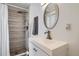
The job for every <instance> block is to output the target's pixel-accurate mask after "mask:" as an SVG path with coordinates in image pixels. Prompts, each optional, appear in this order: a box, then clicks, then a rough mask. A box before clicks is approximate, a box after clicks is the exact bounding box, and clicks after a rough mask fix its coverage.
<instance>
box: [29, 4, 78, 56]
mask: <svg viewBox="0 0 79 59" xmlns="http://www.w3.org/2000/svg"><path fill="white" fill-rule="evenodd" d="M58 6H59V19H58V23H57V25H56V27H55V28H54V29H52V37H53V39H55V40H62V41H66V42H68V43H69V55H79V47H78V45H79V26H78V25H79V4H58ZM41 10H42V11H41ZM43 12H44V7H43V8H42V9H41V5H40V4H32V5H31V7H30V22H29V24H30V37H31V36H32V34H31V33H32V26H33V18H34V17H35V16H37V15H38V16H39V36H40V37H41V36H43V37H46V35H45V34H44V32H45V31H47V29H46V28H45V26H44V22H43ZM66 24H71V30H70V31H68V30H66V29H65V27H66Z"/></svg>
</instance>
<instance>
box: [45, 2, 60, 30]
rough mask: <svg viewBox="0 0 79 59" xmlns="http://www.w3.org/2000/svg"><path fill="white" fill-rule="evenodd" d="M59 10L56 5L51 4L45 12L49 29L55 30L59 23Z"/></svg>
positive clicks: (46, 24)
mask: <svg viewBox="0 0 79 59" xmlns="http://www.w3.org/2000/svg"><path fill="white" fill-rule="evenodd" d="M58 14H59V9H58V5H57V4H55V3H49V4H48V5H47V6H46V8H45V12H44V24H45V26H46V28H47V29H53V28H54V27H55V26H56V24H57V21H58Z"/></svg>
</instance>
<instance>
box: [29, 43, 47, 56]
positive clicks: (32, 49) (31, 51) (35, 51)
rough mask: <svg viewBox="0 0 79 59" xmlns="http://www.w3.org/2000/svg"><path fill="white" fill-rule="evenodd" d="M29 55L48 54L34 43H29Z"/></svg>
mask: <svg viewBox="0 0 79 59" xmlns="http://www.w3.org/2000/svg"><path fill="white" fill-rule="evenodd" d="M29 47H30V48H29V55H30V56H48V55H47V54H46V53H45V52H44V51H43V50H42V49H40V48H39V47H37V46H36V45H35V44H33V43H30V44H29Z"/></svg>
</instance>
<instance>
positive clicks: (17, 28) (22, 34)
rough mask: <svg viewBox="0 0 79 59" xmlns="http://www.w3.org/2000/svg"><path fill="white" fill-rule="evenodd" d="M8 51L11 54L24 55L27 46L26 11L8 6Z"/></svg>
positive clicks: (27, 23)
mask: <svg viewBox="0 0 79 59" xmlns="http://www.w3.org/2000/svg"><path fill="white" fill-rule="evenodd" d="M8 24H9V51H10V55H11V56H15V55H26V52H27V51H28V50H29V47H28V37H29V36H28V35H29V31H28V26H29V21H28V12H27V11H26V10H24V9H21V8H17V7H13V6H8Z"/></svg>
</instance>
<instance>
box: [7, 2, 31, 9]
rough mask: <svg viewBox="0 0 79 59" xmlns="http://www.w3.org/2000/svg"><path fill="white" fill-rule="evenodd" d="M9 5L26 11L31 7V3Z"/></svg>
mask: <svg viewBox="0 0 79 59" xmlns="http://www.w3.org/2000/svg"><path fill="white" fill-rule="evenodd" d="M8 4H10V5H14V6H18V7H21V8H25V9H28V8H29V5H30V3H8Z"/></svg>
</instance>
